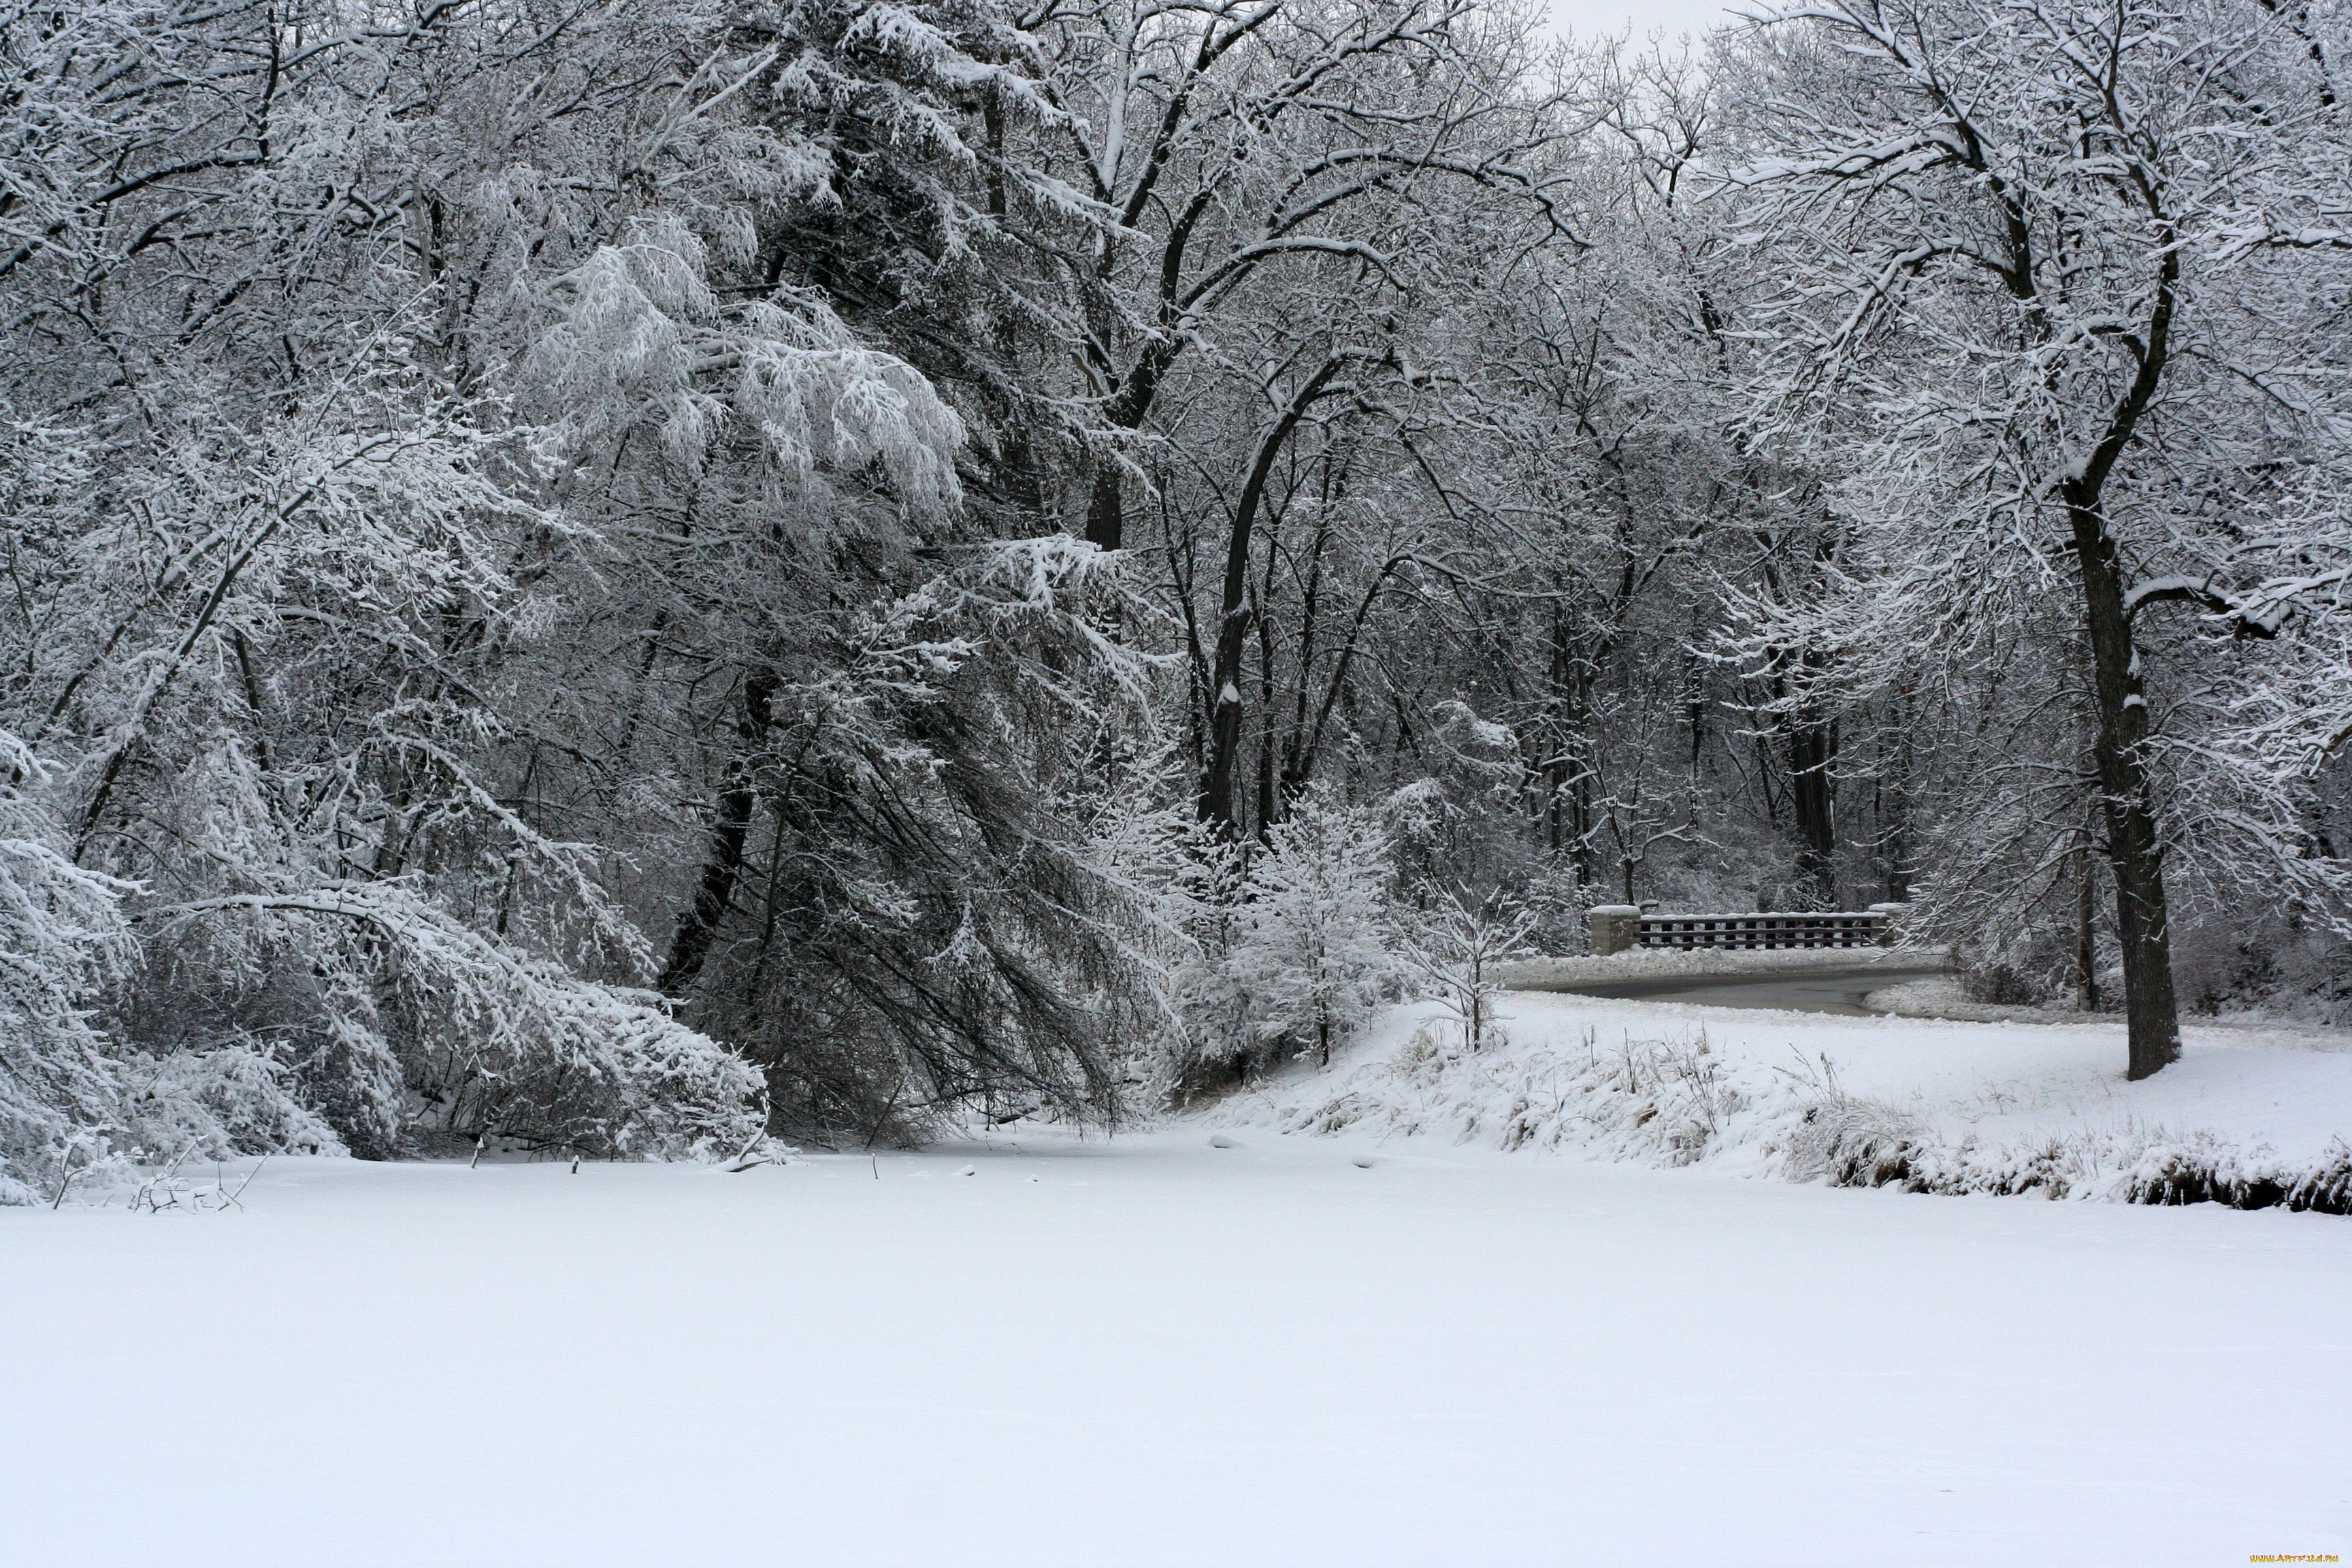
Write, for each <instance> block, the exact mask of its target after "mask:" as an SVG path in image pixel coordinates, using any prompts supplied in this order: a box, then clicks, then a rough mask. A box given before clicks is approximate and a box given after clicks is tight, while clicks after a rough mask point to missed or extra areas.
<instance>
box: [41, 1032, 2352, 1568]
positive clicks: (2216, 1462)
mask: <svg viewBox="0 0 2352 1568" xmlns="http://www.w3.org/2000/svg"><path fill="white" fill-rule="evenodd" d="M1859 1066H1860V1064H1859V1063H1858V1064H1857V1068H1859ZM1234 1139H1235V1140H1236V1141H1237V1142H1239V1144H1240V1147H1238V1148H1233V1149H1225V1150H1216V1149H1212V1148H1211V1147H1210V1146H1209V1138H1208V1134H1207V1132H1206V1131H1205V1130H1203V1129H1198V1128H1194V1127H1181V1128H1178V1129H1173V1130H1170V1131H1163V1132H1158V1133H1153V1134H1149V1135H1144V1136H1140V1137H1133V1138H1130V1137H1125V1136H1122V1137H1120V1138H1118V1139H1116V1140H1111V1141H1108V1142H1105V1141H1101V1140H1089V1141H1087V1142H1083V1143H1081V1142H1072V1141H1067V1140H1063V1139H1053V1138H1047V1139H1042V1140H1041V1139H1037V1138H1034V1137H1032V1136H1031V1135H1029V1134H1027V1133H1023V1134H1020V1135H1018V1136H1016V1137H1013V1138H1007V1139H1000V1140H998V1141H997V1144H996V1147H994V1148H993V1149H978V1148H970V1149H958V1150H950V1151H942V1152H938V1153H934V1154H925V1155H915V1156H907V1155H893V1154H891V1153H889V1152H884V1153H882V1154H881V1155H880V1156H879V1157H878V1158H877V1159H876V1160H874V1161H873V1162H871V1163H869V1162H868V1160H867V1159H866V1157H865V1156H863V1155H856V1156H849V1157H844V1158H832V1159H820V1160H817V1161H815V1162H814V1163H809V1164H804V1165H797V1166H793V1167H790V1168H783V1169H778V1168H773V1167H762V1168H760V1169H757V1170H754V1171H751V1172H749V1173H744V1174H741V1175H727V1174H723V1173H716V1172H711V1171H708V1170H704V1169H696V1168H688V1167H680V1166H663V1165H596V1164H593V1163H592V1164H589V1165H586V1166H584V1167H583V1169H582V1171H581V1173H580V1174H578V1175H577V1176H573V1175H570V1174H568V1173H566V1169H565V1167H564V1166H563V1165H562V1164H561V1163H549V1164H541V1165H501V1166H493V1165H490V1164H487V1163H486V1164H485V1165H484V1166H483V1167H482V1168H481V1169H480V1170H478V1171H468V1170H467V1169H466V1168H465V1166H464V1165H463V1164H462V1163H457V1164H446V1165H382V1164H362V1163H355V1162H350V1161H322V1160H304V1161H273V1162H271V1163H270V1164H269V1166H268V1168H267V1169H265V1170H264V1171H263V1172H262V1173H261V1174H260V1176H259V1178H258V1179H257V1180H256V1181H255V1182H254V1183H253V1184H252V1185H251V1186H250V1187H249V1188H247V1189H246V1191H245V1193H244V1195H243V1200H242V1201H243V1203H244V1205H245V1206H244V1208H243V1209H241V1210H230V1211H228V1212H226V1213H222V1214H188V1215H173V1214H166V1215H162V1216H160V1217H148V1216H145V1215H140V1216H136V1217H134V1216H133V1215H130V1214H128V1213H126V1212H125V1211H124V1210H123V1209H122V1208H121V1205H120V1203H119V1202H118V1204H117V1205H116V1206H115V1207H113V1208H111V1209H81V1210H79V1211H77V1209H76V1207H75V1205H73V1204H72V1203H71V1202H70V1201H68V1204H67V1205H65V1207H64V1209H63V1210H62V1211H61V1212H59V1213H56V1214H52V1213H50V1212H48V1211H47V1210H46V1209H13V1210H7V1211H0V1325H5V1329H6V1331H7V1334H8V1336H9V1343H10V1345H11V1346H12V1353H11V1355H10V1357H9V1359H8V1362H7V1365H6V1370H5V1372H0V1413H5V1414H0V1561H5V1563H9V1564H10V1565H11V1568H14V1565H15V1564H18V1563H22V1564H26V1565H27V1568H117V1565H120V1564H126V1563H164V1564H180V1563H221V1564H234V1565H236V1568H541V1565H545V1568H649V1565H659V1564H670V1563H821V1564H825V1565H828V1568H864V1565H869V1564H870V1565H875V1568H911V1565H929V1564H944V1563H954V1564H962V1565H969V1568H992V1565H995V1564H1020V1565H1023V1568H1057V1565H1064V1564H1067V1565H1072V1568H1078V1565H1083V1568H1126V1565H1129V1564H1155V1565H1156V1564H1167V1565H1170V1568H1178V1565H1181V1568H1198V1565H1201V1564H1221V1565H1230V1568H1258V1565H1265V1568H1321V1565H1326V1564H1328V1565H1332V1568H1340V1565H1345V1568H1430V1565H1432V1564H1440V1563H1465V1564H1474V1563H1475V1564H1479V1565H1481V1568H1510V1565H1517V1564H1529V1565H1541V1568H1583V1565H1591V1568H1603V1565H1612V1568H1613V1565H1615V1564H1622V1563H1677V1564H1681V1563H1688V1564H1704V1565H1706V1568H1717V1565H1722V1568H1733V1565H1737V1568H1768V1565H1773V1564H1787V1565H1803V1568H1848V1565H1853V1568H1863V1565H1867V1568H1883V1565H1885V1564H1890V1563H1892V1564H1902V1565H1904V1568H1923V1565H1934V1564H1952V1565H1965V1568H2012V1565H2014V1568H2029V1565H2031V1568H2040V1565H2042V1564H2049V1563H2068V1564H2084V1565H2090V1568H2104V1565H2112V1568H2126V1565H2129V1568H2146V1565H2150V1564H2161V1565H2165V1568H2178V1565H2183V1564H2192V1563H2216V1564H2218V1563H2243V1562H2245V1561H2246V1558H2247V1556H2248V1555H2249V1554H2250V1553H2253V1552H2274V1551H2294V1552H2347V1551H2352V1508H2347V1500H2352V1491H2347V1482H2346V1478H2345V1473H2344V1469H2343V1466H2342V1423H2343V1413H2344V1411H2345V1410H2346V1409H2347V1408H2352V1353H2347V1352H2352V1346H2348V1345H2347V1325H2346V1322H2345V1319H2344V1314H2343V1311H2342V1303H2343V1302H2344V1301H2345V1300H2347V1298H2352V1226H2347V1225H2344V1224H2343V1223H2341V1222H2339V1221H2336V1220H2333V1219H2328V1218H2325V1217H2322V1216H2317V1215H2288V1214H2279V1213H2269V1214H2253V1215H2248V1214H2232V1213H2224V1212H2221V1211H2218V1210H2215V1209H2212V1208H2210V1207H2207V1208H2201V1209H2186V1210H2182V1209H2175V1210H2157V1209H2135V1208H2124V1207H2116V1206H2105V1205H2077V1204H2058V1205H2053V1204H2032V1203H2017V1202H2011V1201H1999V1200H1979V1199H1956V1200H1950V1201H1946V1202H1928V1201H1925V1200H1922V1199H1917V1198H1906V1197H1900V1196H1896V1195H1894V1194H1877V1193H1856V1192H1838V1191H1830V1190H1827V1189H1823V1188H1820V1187H1799V1186H1790V1185H1785V1184H1779V1183H1769V1182H1749V1181H1738V1180H1734V1179H1730V1178H1728V1177H1727V1176H1725V1175H1723V1174H1721V1173H1717V1172H1713V1171H1709V1170H1706V1169H1704V1168H1702V1169H1695V1170H1685V1171H1672V1172H1659V1171H1653V1170H1647V1169H1643V1168H1640V1167H1638V1166H1634V1165H1611V1164H1599V1163H1588V1162H1584V1161H1578V1160H1559V1159H1543V1160H1538V1159H1528V1158H1525V1157H1508V1156H1502V1155H1497V1154H1494V1153H1491V1152H1481V1151H1477V1150H1470V1149H1454V1148H1452V1147H1449V1146H1448V1145H1446V1144H1445V1143H1444V1142H1437V1141H1434V1140H1425V1141H1416V1142H1391V1143H1389V1144H1388V1145H1386V1146H1385V1147H1384V1148H1382V1147H1378V1146H1375V1145H1374V1144H1373V1143H1371V1142H1370V1141H1369V1140H1365V1139H1360V1138H1354V1137H1342V1138H1339V1139H1337V1140H1323V1139H1305V1138H1298V1139H1291V1138H1279V1137H1276V1136H1273V1135H1271V1134H1267V1133H1253V1132H1250V1131H1240V1132H1237V1133H1235V1134H1234ZM1016 1146H1017V1149H1018V1152H1014V1150H1015V1147H1016ZM1359 1157H1368V1158H1369V1159H1370V1168H1369V1169H1366V1168H1360V1167H1359V1166H1358V1165H1357V1164H1356V1163H1355V1161H1356V1159H1357V1158H1359ZM967 1166H970V1167H971V1169H972V1170H973V1171H974V1172H975V1173H974V1174H973V1175H971V1176H968V1177H967V1176H959V1175H958V1174H957V1173H958V1172H959V1171H961V1170H962V1169H964V1168H965V1167H967ZM208 1174H209V1173H208ZM226 1175H227V1178H228V1181H229V1183H230V1184H231V1185H234V1184H236V1181H237V1180H238V1179H239V1173H238V1171H237V1169H236V1167H235V1166H232V1167H231V1168H230V1169H229V1170H228V1172H227V1173H226ZM2184 1451H2185V1452H2187V1453H2188V1454H2189V1458H2185V1459H2184V1458H2181V1455H2182V1453H2183V1452H2184Z"/></svg>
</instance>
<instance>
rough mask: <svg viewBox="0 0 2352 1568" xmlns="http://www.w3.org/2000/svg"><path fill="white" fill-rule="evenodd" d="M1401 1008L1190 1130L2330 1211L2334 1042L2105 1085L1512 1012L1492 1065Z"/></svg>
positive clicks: (1737, 1033) (1531, 1010) (2220, 1047)
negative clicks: (1322, 1058)
mask: <svg viewBox="0 0 2352 1568" xmlns="http://www.w3.org/2000/svg"><path fill="white" fill-rule="evenodd" d="M1503 1016H1504V1019H1505V1028H1506V1031H1507V1036H1508V1039H1507V1043H1505V1044H1504V1045H1502V1046H1500V1047H1490V1048H1489V1049H1487V1050H1485V1051H1483V1052H1480V1053H1477V1054H1475V1055H1473V1054H1470V1053H1466V1052H1464V1051H1462V1050H1460V1049H1459V1048H1458V1047H1448V1046H1447V1045H1445V1044H1444V1039H1445V1038H1446V1031H1445V1030H1444V1028H1443V1027H1439V1026H1433V1019H1434V1014H1433V1010H1432V1009H1430V1008H1429V1007H1427V1006H1421V1007H1408V1008H1400V1009H1397V1010H1395V1011H1394V1012H1392V1013H1391V1015H1389V1016H1387V1017H1385V1018H1384V1019H1383V1020H1382V1021H1381V1026H1380V1027H1379V1028H1378V1029H1377V1030H1375V1031H1374V1032H1373V1033H1372V1034H1371V1035H1370V1037H1368V1038H1367V1040H1366V1041H1365V1042H1364V1043H1363V1044H1361V1045H1360V1046H1359V1047H1356V1048H1355V1049H1354V1050H1352V1051H1351V1052H1349V1054H1348V1055H1346V1056H1345V1057H1343V1058H1341V1060H1340V1061H1339V1063H1338V1064H1336V1065H1335V1066H1334V1068H1332V1069H1331V1070H1330V1071H1328V1072H1325V1073H1311V1074H1310V1073H1305V1072H1290V1073H1286V1074H1283V1075H1280V1076H1278V1077H1276V1078H1275V1079H1271V1080H1268V1081H1266V1082H1264V1083H1261V1084H1259V1085H1257V1086H1255V1087H1254V1088H1252V1089H1248V1090H1246V1091H1244V1092H1242V1093H1239V1094H1236V1095H1234V1096H1233V1097H1231V1098H1230V1099H1228V1100H1225V1101H1223V1103H1221V1104H1220V1105H1219V1106H1218V1107H1217V1108H1216V1109H1215V1110H1213V1112H1211V1116H1212V1118H1213V1120H1216V1121H1221V1122H1224V1123H1230V1124H1247V1123H1260V1124H1265V1125H1268V1126H1272V1127H1276V1128H1279V1129H1280V1130H1282V1131H1288V1132H1334V1131H1341V1130H1343V1129H1354V1130H1357V1131H1367V1132H1371V1133H1374V1134H1378V1135H1382V1136H1391V1137H1393V1136H1402V1135H1423V1136H1435V1137H1437V1138H1440V1139H1443V1140H1445V1141H1447V1142H1459V1143H1478V1144H1486V1145H1488V1146H1491V1147H1494V1148H1498V1149H1505V1150H1509V1149H1517V1148H1523V1147H1528V1146H1534V1147H1538V1148H1546V1149H1564V1148H1576V1149H1584V1150H1588V1151H1590V1152H1593V1153H1595V1154H1598V1155H1601V1156H1603V1157H1609V1158H1616V1159H1633V1160H1639V1161H1644V1162H1648V1163H1656V1164H1670V1165H1681V1164H1694V1163H1707V1164H1713V1165H1718V1166H1721V1167H1722V1168H1724V1169H1727V1170H1730V1171H1737V1172H1743V1173H1756V1174H1765V1175H1773V1176H1783V1177H1787V1178H1790V1179H1792V1180H1800V1181H1804V1180H1813V1179H1821V1178H1826V1179H1828V1180H1830V1181H1832V1182H1833V1183H1836V1184H1846V1185H1864V1186H1874V1185H1885V1184H1893V1185H1899V1186H1905V1187H1908V1188H1911V1189H1913V1190H1916V1191H1933V1192H1985V1193H2020V1192H2037V1193H2041V1194H2045V1195H2048V1196H2052V1197H2060V1196H2064V1197H2077V1198H2104V1199H2113V1200H2122V1201H2136V1202H2155V1203H2180V1202H2198V1201H2203V1200H2206V1199H2216V1200H2219V1201H2221V1202H2226V1203H2231V1204H2234V1205H2238V1206H2242V1207H2266V1206H2270V1205H2276V1204H2284V1205H2286V1206H2289V1207H2294V1208H2316V1209H2321V1210H2325V1211H2327V1212H2331V1213H2337V1214H2341V1213H2344V1212H2346V1210H2347V1207H2348V1206H2352V1148H2347V1135H2352V1037H2347V1036H2342V1035H2330V1034H2323V1033H2315V1032H2312V1031H2307V1030H2305V1031H2262V1030H2253V1029H2247V1028H2239V1027H2212V1028H2198V1027H2191V1028H2190V1029H2189V1030H2188V1031H2187V1045H2186V1055H2185V1056H2184V1058H2183V1059H2182V1060H2181V1061H2180V1062H2179V1063H2178V1064H2176V1065H2175V1066H2173V1067H2170V1068H2167V1069H2165V1070H2164V1071H2163V1072H2161V1073H2159V1074H2158V1075H2157V1076H2156V1077H2155V1078H2153V1079H2148V1080H2147V1081H2145V1082H2141V1083H2136V1084H2135V1083H2127V1082H2126V1081H2125V1080H2124V1077H2123V1064H2124V1047H2123V1036H2122V1032H2121V1028H2120V1026H2119V1025H2117V1024H2116V1023H2115V1022H2113V1021H2109V1020H2096V1021H2084V1022H2082V1023H2080V1024H2074V1025H2063V1024H2016V1023H1950V1022H1940V1021H1928V1020H1921V1019H1910V1018H1892V1017H1889V1018H1874V1019H1845V1018H1832V1017H1824V1016H1814V1015H1808V1014H1798V1013H1775V1012H1759V1011H1754V1010H1743V1011H1733V1010H1729V1009H1721V1008H1706V1007H1695V1006H1687V1005H1676V1004H1671V1003H1663V1002H1621V1001H1602V1000H1597V999H1591V998H1585V997H1580V996H1556V995H1545V994H1533V993H1517V994H1512V995H1511V996H1509V997H1508V998H1507V999H1506V1001H1505V1002H1504V1004H1503Z"/></svg>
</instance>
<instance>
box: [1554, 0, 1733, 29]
mask: <svg viewBox="0 0 2352 1568" xmlns="http://www.w3.org/2000/svg"><path fill="white" fill-rule="evenodd" d="M1739 4H1740V8H1741V9H1742V10H1754V9H1756V8H1757V7H1756V6H1755V5H1753V4H1752V0H1739ZM1551 16H1552V26H1555V27H1558V28H1559V30H1560V31H1561V32H1563V33H1573V34H1575V35H1576V36H1577V37H1585V38H1590V37H1598V36H1599V35H1601V34H1602V33H1612V34H1616V33H1622V32H1624V31H1626V30H1627V29H1628V28H1629V27H1630V28H1631V29H1632V31H1633V37H1635V38H1637V39H1638V38H1643V37H1648V36H1649V35H1651V34H1652V33H1663V34H1665V35H1666V36H1667V37H1674V36H1675V35H1676V34H1679V33H1691V34H1694V35H1696V34H1698V33H1701V32H1704V31H1706V29H1707V28H1708V27H1710V26H1716V25H1717V24H1718V23H1721V22H1723V21H1726V20H1727V19H1728V17H1729V13H1728V11H1727V9H1726V8H1725V6H1724V5H1723V0H1552V9H1551Z"/></svg>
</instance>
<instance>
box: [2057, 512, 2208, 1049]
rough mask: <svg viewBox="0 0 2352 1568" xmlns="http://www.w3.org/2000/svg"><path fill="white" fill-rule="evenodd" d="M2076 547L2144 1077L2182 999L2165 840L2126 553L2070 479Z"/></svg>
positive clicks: (2169, 1035) (2176, 1044)
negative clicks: (2129, 610)
mask: <svg viewBox="0 0 2352 1568" xmlns="http://www.w3.org/2000/svg"><path fill="white" fill-rule="evenodd" d="M2064 493H2065V499H2066V517H2067V521H2068V522H2069V523H2071V524H2072V525H2073V528H2074V554H2075V558H2076V560H2077V562H2078V563H2080V565H2081V568H2082V577H2083V609H2084V625H2085V627H2086V629H2087V630H2088V631H2089V633H2090V637H2091V671H2092V689H2093V691H2094V694H2095V698H2096V700H2097V705H2098V712H2099V729H2098V735H2097V738H2096V740H2095V741H2094V742H2093V743H2092V754H2093V756H2094V758H2095V761H2096V763H2097V766H2098V774H2099V794H2100V808H2101V810H2102V811H2103V812H2104V813H2105V820H2106V828H2107V861H2108V865H2109V867H2110V868H2112V869H2113V870H2114V872H2115V877H2116V935H2117V937H2118V938H2120V939H2121V941H2122V943H2123V950H2124V1017H2125V1022H2126V1028H2127V1030H2128V1032H2129V1036H2130V1066H2129V1068H2128V1070H2127V1072H2126V1077H2128V1078H2132V1079H2143V1078H2147V1077H2148V1076H2149V1075H2150V1074H2152V1073H2155V1072H2157V1071H2158V1070H2160V1069H2161V1068H2164V1067H2165V1066H2166V1064H2168V1063H2170V1062H2175V1061H2178V1060H2179V1059H2180V1008H2179V1003H2178V1002H2177V1000H2176V999H2175V997H2174V995H2173V990H2172V946H2171V939H2170V936H2169V933H2168V931H2167V930H2166V925H2165V903H2164V866H2163V858H2164V847H2163V844H2162V842H2161V840H2160V839H2159V837H2158V834H2157V830H2156V809H2155V805H2154V802H2153V800H2152V799H2151V797H2150V795H2149V790H2148V778H2147V695H2146V693H2145V692H2144V691H2143V690H2142V689H2141V686H2140V679H2139V658H2138V654H2137V650H2136V649H2135V648H2134V647H2133V646H2132V630H2131V618H2130V616H2128V615H2127V614H2126V612H2125V609H2124V581H2123V567H2122V563H2120V562H2119V561H2118V560H2117V559H2116V544H2115V540H2114V539H2113V538H2112V537H2110V536H2109V534H2108V532H2107V530H2106V525H2105V522H2104V521H2103V520H2102V519H2101V517H2100V515H2099V510H2098V498H2097V495H2096V493H2095V492H2093V491H2089V490H2088V488H2087V487H2086V486H2085V485H2084V484H2081V483H2078V482H2070V483H2069V484H2067V485H2066V486H2065V488H2064Z"/></svg>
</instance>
